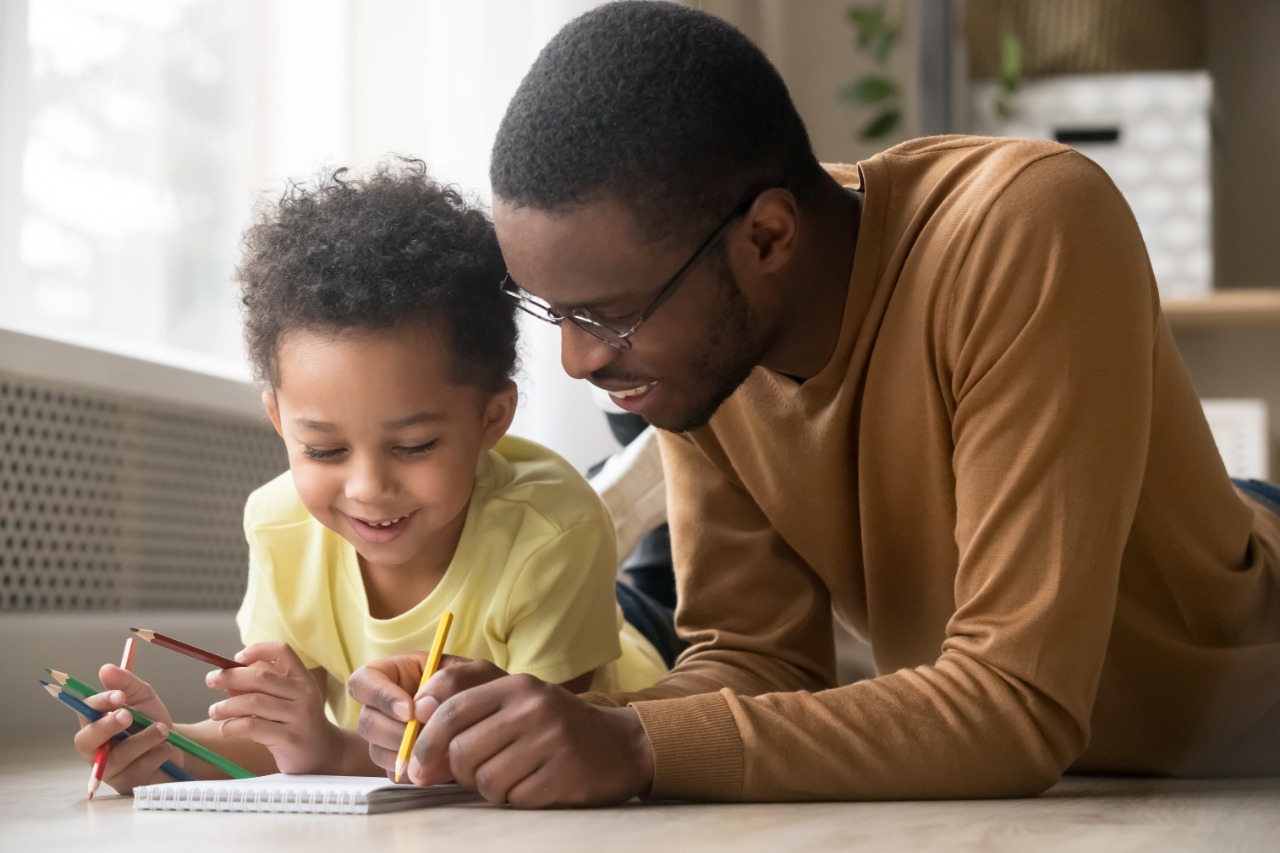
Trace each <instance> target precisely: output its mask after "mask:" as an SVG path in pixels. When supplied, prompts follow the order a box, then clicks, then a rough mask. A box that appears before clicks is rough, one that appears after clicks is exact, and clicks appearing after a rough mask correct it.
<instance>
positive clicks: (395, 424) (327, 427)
mask: <svg viewBox="0 0 1280 853" xmlns="http://www.w3.org/2000/svg"><path fill="white" fill-rule="evenodd" d="M440 420H444V415H443V414H441V413H439V412H417V413H415V414H412V415H409V416H408V417H406V418H400V419H399V420H395V421H388V422H387V423H384V424H383V425H382V426H383V427H384V428H385V429H404V428H405V427H410V426H417V425H418V424H426V423H433V422H435V421H440ZM293 423H294V425H296V426H299V427H301V428H302V429H307V430H313V431H315V432H335V431H337V429H338V427H337V425H335V424H332V423H329V422H328V421H318V420H315V419H314V418H294V419H293Z"/></svg>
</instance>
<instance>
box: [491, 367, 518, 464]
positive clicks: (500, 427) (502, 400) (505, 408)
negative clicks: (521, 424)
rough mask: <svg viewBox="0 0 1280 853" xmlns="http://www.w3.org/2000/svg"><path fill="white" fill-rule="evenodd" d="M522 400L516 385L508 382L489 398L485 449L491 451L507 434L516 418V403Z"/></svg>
mask: <svg viewBox="0 0 1280 853" xmlns="http://www.w3.org/2000/svg"><path fill="white" fill-rule="evenodd" d="M519 399H520V394H519V389H517V388H516V383H514V382H511V381H508V382H507V384H506V385H505V386H504V387H503V388H502V390H501V391H498V392H497V393H496V394H494V395H493V396H491V397H490V398H489V402H488V403H486V404H485V407H484V425H483V431H484V442H483V444H484V449H485V450H489V449H491V448H492V447H493V446H494V445H495V444H497V443H498V439H500V438H502V437H503V436H504V435H506V434H507V430H508V429H510V428H511V421H512V420H513V419H514V418H515V416H516V403H517V402H518V401H519Z"/></svg>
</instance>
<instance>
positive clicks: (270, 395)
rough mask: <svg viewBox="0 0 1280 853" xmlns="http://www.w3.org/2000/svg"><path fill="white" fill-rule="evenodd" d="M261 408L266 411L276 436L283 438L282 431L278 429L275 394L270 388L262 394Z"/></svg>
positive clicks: (277, 407) (278, 415)
mask: <svg viewBox="0 0 1280 853" xmlns="http://www.w3.org/2000/svg"><path fill="white" fill-rule="evenodd" d="M262 408H264V409H266V410H267V417H268V418H270V419H271V425H272V426H273V427H275V428H276V435H278V436H280V437H281V438H284V431H283V430H281V429H280V406H279V404H278V403H276V392H275V391H273V390H271V389H270V388H268V389H267V390H266V391H263V392H262Z"/></svg>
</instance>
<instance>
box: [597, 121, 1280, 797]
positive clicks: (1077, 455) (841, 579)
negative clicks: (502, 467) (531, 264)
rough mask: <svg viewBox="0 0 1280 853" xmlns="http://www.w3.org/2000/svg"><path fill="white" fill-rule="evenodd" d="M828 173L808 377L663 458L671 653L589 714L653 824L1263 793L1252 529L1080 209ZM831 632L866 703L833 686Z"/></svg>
mask: <svg viewBox="0 0 1280 853" xmlns="http://www.w3.org/2000/svg"><path fill="white" fill-rule="evenodd" d="M831 171H832V173H833V174H834V175H835V176H836V177H837V179H838V180H839V181H840V182H841V183H844V184H846V185H848V186H855V187H860V188H861V189H863V190H865V193H866V196H865V206H864V213H863V218H862V222H861V225H860V228H859V231H858V234H857V235H856V239H857V249H856V255H855V259H854V267H853V271H852V274H851V279H850V282H849V296H848V299H847V302H846V305H845V310H844V319H843V324H842V330H841V334H840V339H839V342H838V344H837V346H836V349H835V351H834V352H833V353H832V355H831V359H830V362H829V363H828V364H827V365H826V367H824V368H823V369H822V370H821V371H820V372H819V373H818V374H817V375H816V376H814V377H812V378H811V379H809V380H808V381H806V382H804V383H803V384H799V383H797V382H795V381H793V380H791V379H788V378H786V377H784V376H781V375H779V374H776V373H773V372H770V371H768V370H764V369H761V368H757V369H756V371H755V372H754V373H753V374H752V375H751V377H750V378H749V379H748V381H747V383H746V384H745V385H744V386H743V387H742V388H740V389H739V390H738V392H737V393H736V394H735V395H734V396H733V397H732V398H731V399H730V400H729V401H728V402H727V403H726V404H725V405H724V407H723V408H722V409H721V410H720V411H719V412H718V413H717V414H716V415H715V417H714V418H713V419H712V421H711V423H710V425H709V426H708V427H706V428H704V429H702V430H699V431H697V432H695V433H693V434H691V435H689V436H685V437H680V436H672V435H669V434H664V436H663V441H664V444H663V453H664V456H665V461H666V465H667V473H668V477H669V489H670V498H669V499H670V512H671V516H672V521H671V524H672V528H673V538H674V542H675V557H676V570H677V576H678V580H679V594H680V609H679V613H678V617H677V619H678V624H679V627H680V630H681V632H682V633H683V634H684V636H686V637H687V638H688V639H690V640H691V641H692V642H693V644H694V645H693V647H692V648H691V649H690V650H689V651H688V652H687V653H686V654H685V655H684V656H683V657H682V659H681V661H680V662H679V664H678V665H677V666H676V668H675V669H674V670H673V671H672V672H671V674H670V675H669V676H668V677H667V678H666V679H664V680H663V681H662V682H660V683H659V684H658V685H657V686H656V687H654V688H652V689H650V690H648V691H645V692H644V693H643V694H636V695H632V696H628V697H614V701H628V700H632V701H635V708H636V710H637V712H638V713H639V715H640V718H641V720H642V722H643V724H644V727H645V730H646V732H647V733H648V736H649V738H650V741H651V743H652V746H653V750H654V755H655V759H656V779H655V783H654V787H653V791H652V794H653V795H654V796H657V797H687V798H695V799H708V800H792V799H863V798H869V799H898V798H933V797H993V796H996V797H998V796H1021V795H1032V794H1036V793H1038V792H1040V791H1042V790H1044V789H1045V788H1047V787H1049V786H1050V785H1052V784H1053V783H1054V782H1055V781H1057V779H1058V778H1059V776H1060V775H1061V774H1062V773H1063V772H1064V771H1065V770H1067V769H1074V770H1079V771H1082V772H1121V773H1143V774H1147V773H1151V774H1237V773H1238V774H1258V773H1280V517H1278V516H1276V515H1275V514H1273V513H1271V512H1269V511H1268V510H1267V509H1265V508H1263V507H1262V506H1260V505H1258V504H1255V503H1253V502H1251V501H1249V500H1247V499H1246V498H1244V497H1242V496H1241V495H1240V494H1239V493H1237V491H1236V490H1235V489H1234V488H1233V486H1232V485H1231V483H1230V482H1229V480H1228V478H1227V475H1226V473H1225V471H1224V469H1223V465H1222V462H1221V461H1220V458H1219V455H1218V452H1217V450H1216V449H1215V446H1214V443H1213V439H1212V437H1211V436H1210V433H1209V430H1208V427H1207V426H1206V423H1205V419H1204V416H1203V415H1202V413H1201V409H1200V405H1199V403H1198V401H1197V398H1196V394H1195V392H1194V391H1193V389H1192V387H1191V383H1190V381H1189V380H1188V377H1187V374H1186V371H1185V368H1184V366H1183V363H1182V361H1181V360H1180V358H1179V355H1178V351H1177V349H1176V347H1175V345H1174V342H1173V340H1172V338H1171V336H1170V334H1169V330H1168V328H1167V326H1166V325H1165V322H1164V320H1163V318H1162V316H1161V314H1160V310H1159V304H1158V299H1157V293H1156V288H1155V283H1154V281H1153V279H1152V274H1151V270H1150V266H1149V264H1148V262H1147V258H1146V254H1145V252H1144V249H1143V246H1142V242H1141V238H1140V236H1139V233H1138V230H1137V227H1136V225H1135V224H1134V220H1133V217H1132V216H1131V214H1130V212H1129V210H1128V208H1127V207H1126V206H1125V203H1124V201H1123V200H1122V198H1121V196H1120V195H1119V194H1118V193H1117V192H1116V190H1115V189H1114V187H1113V186H1112V184H1111V183H1110V181H1109V180H1108V178H1107V177H1106V176H1105V175H1104V173H1103V172H1102V171H1101V170H1100V169H1098V168H1097V167H1096V166H1095V165H1094V164H1093V163H1091V162H1090V161H1089V160H1087V159H1085V158H1084V157H1081V156H1079V155H1078V154H1076V153H1074V152H1072V151H1070V150H1069V149H1067V148H1064V147H1062V146H1059V145H1056V144H1053V143H1048V142H1034V141H1010V140H992V139H975V138H969V137H941V138H932V139H925V140H918V141H915V142H910V143H906V144H904V145H901V146H898V147H896V148H894V149H892V150H890V151H888V152H886V153H884V154H881V155H879V156H877V157H874V158H872V159H870V160H868V161H866V162H864V163H862V164H860V165H859V166H858V167H856V168H855V167H847V166H844V167H833V168H832V169H831ZM849 236H850V239H854V237H855V235H853V234H850V235H849ZM832 608H834V610H835V612H836V614H837V615H838V616H839V618H840V619H841V620H842V621H843V622H844V623H845V624H846V625H848V626H849V627H850V628H852V629H853V630H854V631H855V632H856V633H857V634H858V635H860V636H861V637H863V638H864V639H866V640H867V641H869V642H870V643H871V646H872V650H873V652H874V655H875V662H876V668H877V672H878V676H877V677H876V678H874V679H870V680H867V681H862V682H859V683H856V684H853V685H849V686H845V687H839V688H836V689H829V688H831V686H832V684H833V678H834V652H833V642H832V626H831V620H830V613H831V611H832ZM715 691H718V692H715ZM694 694H701V695H694ZM666 697H671V698H666ZM677 697H678V698H677ZM645 699H648V700H651V701H639V700H645Z"/></svg>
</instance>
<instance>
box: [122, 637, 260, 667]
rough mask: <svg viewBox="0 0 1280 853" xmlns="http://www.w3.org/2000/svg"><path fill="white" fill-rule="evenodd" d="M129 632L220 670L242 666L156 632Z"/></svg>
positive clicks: (229, 659)
mask: <svg viewBox="0 0 1280 853" xmlns="http://www.w3.org/2000/svg"><path fill="white" fill-rule="evenodd" d="M129 630H130V631H132V632H133V633H135V634H137V635H138V638H139V639H141V640H145V641H146V642H148V643H154V644H155V645H157V646H163V647H164V648H166V649H171V650H173V651H175V652H178V653H179V654H183V655H186V656H187V657H189V658H195V659H196V660H198V661H204V662H205V663H207V664H212V665H213V666H216V667H219V668H221V669H231V668H233V667H237V666H244V664H242V663H238V662H237V661H233V660H232V659H231V658H224V657H223V656H222V655H216V654H214V653H213V652H209V651H205V650H204V649H202V648H199V647H198V646H193V645H191V644H190V643H184V642H182V641H181V640H175V639H174V638H173V637H166V636H165V635H164V634H161V633H159V632H157V631H151V630H149V629H147V628H130V629H129Z"/></svg>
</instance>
